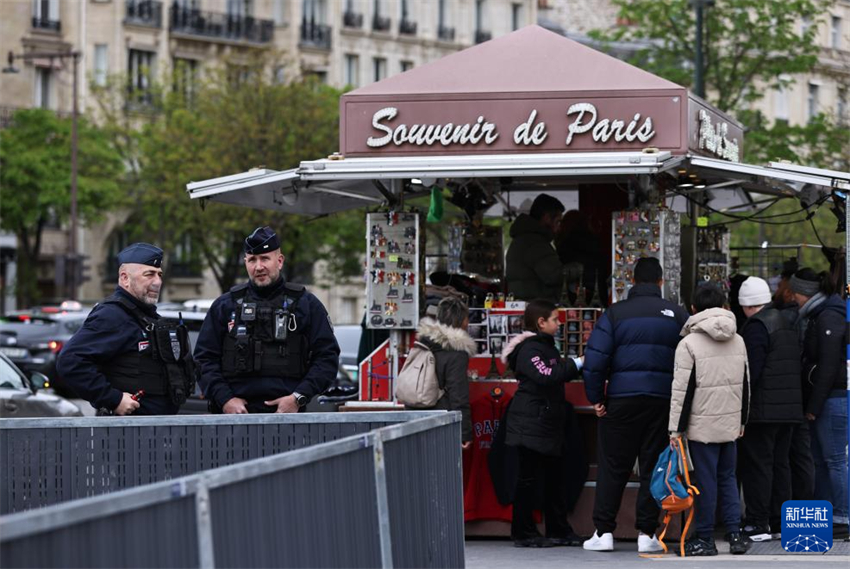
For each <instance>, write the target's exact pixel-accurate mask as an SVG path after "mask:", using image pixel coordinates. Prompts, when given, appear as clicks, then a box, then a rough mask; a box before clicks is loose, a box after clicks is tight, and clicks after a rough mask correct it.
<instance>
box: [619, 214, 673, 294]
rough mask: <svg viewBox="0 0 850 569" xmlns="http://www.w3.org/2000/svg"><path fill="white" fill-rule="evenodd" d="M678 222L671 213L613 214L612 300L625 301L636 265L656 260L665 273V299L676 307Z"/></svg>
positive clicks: (663, 292)
mask: <svg viewBox="0 0 850 569" xmlns="http://www.w3.org/2000/svg"><path fill="white" fill-rule="evenodd" d="M681 234H682V230H681V221H680V216H679V214H678V213H676V212H674V211H671V210H666V209H663V210H655V209H644V210H628V211H616V212H614V213H613V214H612V220H611V247H612V249H613V252H614V254H613V256H612V266H611V280H612V286H611V289H612V297H613V298H612V300H613V302H619V301H621V300H625V299H626V298H628V294H629V290H630V289H631V287H632V279H633V277H634V269H635V264H636V263H637V262H638V260H640V259H641V258H644V257H655V258H656V259H658V260H659V261H660V262H661V267H662V269H663V271H664V273H663V274H664V289H663V291H662V294H663V296H664V298H666V299H667V300H670V301H671V302H675V303H678V302H679V300H680V289H681V273H682V245H681Z"/></svg>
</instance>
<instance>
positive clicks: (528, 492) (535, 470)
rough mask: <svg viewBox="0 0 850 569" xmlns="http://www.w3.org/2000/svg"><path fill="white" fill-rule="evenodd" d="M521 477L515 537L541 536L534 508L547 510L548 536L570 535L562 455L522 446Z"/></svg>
mask: <svg viewBox="0 0 850 569" xmlns="http://www.w3.org/2000/svg"><path fill="white" fill-rule="evenodd" d="M518 451H519V478H518V479H517V486H516V494H515V495H514V507H513V517H512V518H511V537H512V538H513V539H527V538H530V537H535V536H537V535H539V532H538V531H537V526H536V524H535V523H534V510H537V509H540V510H543V519H544V520H545V522H546V537H567V536H569V535H570V533H572V528H570V525H569V523H568V522H567V506H566V502H567V501H566V496H565V486H566V480H565V475H564V473H563V472H562V466H561V465H562V458H561V457H560V456H548V455H545V454H540V453H539V452H535V451H533V450H530V449H527V448H525V447H519V448H518Z"/></svg>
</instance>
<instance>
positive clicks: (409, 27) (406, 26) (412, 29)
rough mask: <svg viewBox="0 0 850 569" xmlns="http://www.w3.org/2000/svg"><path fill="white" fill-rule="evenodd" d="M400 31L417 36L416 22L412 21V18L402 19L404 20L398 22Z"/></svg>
mask: <svg viewBox="0 0 850 569" xmlns="http://www.w3.org/2000/svg"><path fill="white" fill-rule="evenodd" d="M398 33H400V34H404V35H406V36H415V35H416V22H411V21H410V20H406V19H402V21H401V22H399V23H398Z"/></svg>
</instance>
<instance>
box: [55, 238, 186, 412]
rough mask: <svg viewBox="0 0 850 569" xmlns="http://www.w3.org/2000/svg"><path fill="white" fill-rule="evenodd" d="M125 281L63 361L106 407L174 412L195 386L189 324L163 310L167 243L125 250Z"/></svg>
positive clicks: (83, 390) (65, 372) (67, 375)
mask: <svg viewBox="0 0 850 569" xmlns="http://www.w3.org/2000/svg"><path fill="white" fill-rule="evenodd" d="M118 264H119V268H118V287H117V288H116V289H115V292H114V293H113V294H112V295H111V296H109V297H107V298H106V299H104V300H103V301H102V302H100V303H99V304H98V305H97V306H95V307H94V308H93V309H92V311H91V313H90V314H89V316H88V318H86V321H85V322H84V323H83V325H82V327H81V328H80V329H79V330H78V331H77V332H76V333H75V334H74V336H73V337H72V338H71V339H70V340H69V341H68V343H67V344H65V347H63V348H62V351H61V352H60V354H59V360H58V361H57V364H56V368H57V372H58V374H59V377H60V378H61V379H62V381H63V382H64V383H65V384H67V386H68V387H70V388H71V389H72V390H73V391H75V392H76V393H77V395H79V396H80V397H82V398H83V399H85V400H86V401H88V402H89V403H91V404H92V406H93V407H95V408H96V409H99V410H100V414H106V415H112V414H114V415H129V414H131V413H132V414H134V415H173V414H175V413H177V411H178V410H179V409H180V405H182V404H183V402H184V401H185V400H186V396H187V395H188V394H191V393H192V391H193V390H194V388H195V387H194V386H195V365H194V361H193V360H192V351H191V346H190V344H189V336H188V332H187V330H186V327H185V326H183V325H182V323H180V322H174V321H171V320H167V319H164V318H160V316H159V314H157V312H156V302H157V300H159V292H160V289H161V287H162V249H160V248H159V247H156V246H154V245H150V244H148V243H134V244H132V245H130V246H129V247H127V248H126V249H124V250H123V251H121V252H120V253H118Z"/></svg>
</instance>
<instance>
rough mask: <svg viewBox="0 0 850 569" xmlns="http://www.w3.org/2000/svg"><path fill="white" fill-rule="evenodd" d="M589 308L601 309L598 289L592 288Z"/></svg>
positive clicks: (596, 287)
mask: <svg viewBox="0 0 850 569" xmlns="http://www.w3.org/2000/svg"><path fill="white" fill-rule="evenodd" d="M590 307H591V308H602V299H601V298H599V287H598V286H594V287H593V297H592V298H591V299H590Z"/></svg>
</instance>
